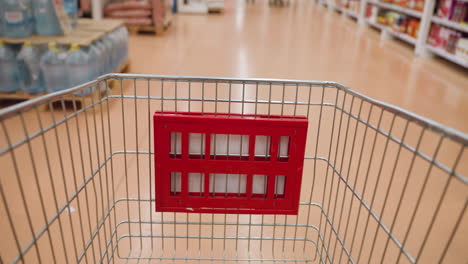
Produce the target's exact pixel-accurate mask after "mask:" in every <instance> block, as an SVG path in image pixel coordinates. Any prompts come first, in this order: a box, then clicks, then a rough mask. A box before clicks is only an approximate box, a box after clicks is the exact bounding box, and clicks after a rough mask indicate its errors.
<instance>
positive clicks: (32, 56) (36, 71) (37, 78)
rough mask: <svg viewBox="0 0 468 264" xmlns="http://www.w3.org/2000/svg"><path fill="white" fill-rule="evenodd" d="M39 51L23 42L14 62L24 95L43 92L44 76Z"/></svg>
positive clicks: (29, 43) (28, 43)
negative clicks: (16, 65) (16, 64)
mask: <svg viewBox="0 0 468 264" xmlns="http://www.w3.org/2000/svg"><path fill="white" fill-rule="evenodd" d="M40 58H41V56H40V51H39V49H38V48H37V47H33V45H32V44H31V42H25V43H24V45H23V48H22V49H21V51H20V52H19V54H18V56H17V57H16V60H17V62H18V72H19V82H20V88H21V90H23V91H24V92H26V93H38V92H43V91H45V81H44V76H43V74H42V71H41V66H40V65H41V64H40Z"/></svg>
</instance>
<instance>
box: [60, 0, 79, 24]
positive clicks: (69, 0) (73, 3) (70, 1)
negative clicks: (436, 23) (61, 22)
mask: <svg viewBox="0 0 468 264" xmlns="http://www.w3.org/2000/svg"><path fill="white" fill-rule="evenodd" d="M63 7H64V8H65V12H66V13H67V15H68V18H69V19H70V22H71V26H72V28H76V27H77V26H78V1H77V0H63Z"/></svg>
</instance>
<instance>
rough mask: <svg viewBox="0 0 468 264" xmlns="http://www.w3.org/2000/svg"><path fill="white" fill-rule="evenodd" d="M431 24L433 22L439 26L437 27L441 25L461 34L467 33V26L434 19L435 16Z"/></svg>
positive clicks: (437, 18)
mask: <svg viewBox="0 0 468 264" xmlns="http://www.w3.org/2000/svg"><path fill="white" fill-rule="evenodd" d="M432 22H434V23H436V24H439V25H442V26H445V27H448V28H453V29H455V30H458V31H461V32H465V33H468V24H466V25H464V24H460V23H457V22H453V21H450V20H447V19H443V18H440V17H436V16H433V17H432Z"/></svg>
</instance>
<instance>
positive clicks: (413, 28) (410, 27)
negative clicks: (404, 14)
mask: <svg viewBox="0 0 468 264" xmlns="http://www.w3.org/2000/svg"><path fill="white" fill-rule="evenodd" d="M420 24H421V23H420V20H419V19H416V18H410V19H408V24H407V26H406V34H407V35H409V36H411V37H413V38H415V39H416V38H418V32H419V26H420Z"/></svg>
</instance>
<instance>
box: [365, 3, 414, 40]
mask: <svg viewBox="0 0 468 264" xmlns="http://www.w3.org/2000/svg"><path fill="white" fill-rule="evenodd" d="M367 11H368V12H367V13H366V16H367V17H368V19H369V20H370V21H371V22H374V21H372V20H373V17H374V13H376V15H375V17H376V18H375V22H376V23H378V24H381V25H383V26H386V27H387V28H390V29H391V30H392V31H394V32H400V33H403V34H406V35H408V36H410V37H413V38H415V39H416V38H417V36H418V31H419V24H420V20H419V19H417V18H413V17H410V16H408V15H405V14H401V13H398V12H395V11H390V10H387V9H378V10H377V11H375V9H367Z"/></svg>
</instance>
